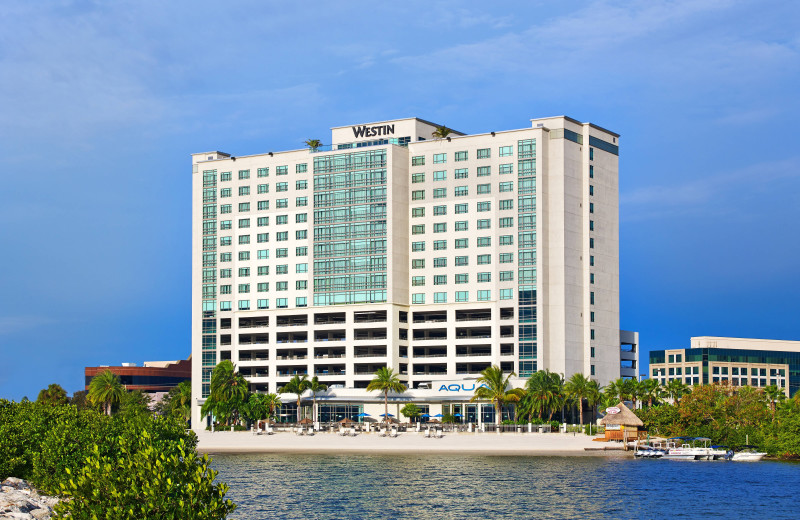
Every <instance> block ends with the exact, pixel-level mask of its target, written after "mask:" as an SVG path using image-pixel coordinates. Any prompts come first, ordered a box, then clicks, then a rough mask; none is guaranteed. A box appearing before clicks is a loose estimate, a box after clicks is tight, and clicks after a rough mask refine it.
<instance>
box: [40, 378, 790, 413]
mask: <svg viewBox="0 0 800 520" xmlns="http://www.w3.org/2000/svg"><path fill="white" fill-rule="evenodd" d="M51 386H52V385H51ZM764 395H765V396H766V397H767V400H769V406H770V408H772V416H773V417H775V404H776V403H780V402H783V400H784V399H786V394H785V393H783V389H782V388H780V387H779V386H778V385H769V386H766V387H764Z"/></svg>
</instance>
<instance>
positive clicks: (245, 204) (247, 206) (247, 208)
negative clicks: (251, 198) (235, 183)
mask: <svg viewBox="0 0 800 520" xmlns="http://www.w3.org/2000/svg"><path fill="white" fill-rule="evenodd" d="M239 211H240V212H242V211H250V203H249V202H240V203H239Z"/></svg>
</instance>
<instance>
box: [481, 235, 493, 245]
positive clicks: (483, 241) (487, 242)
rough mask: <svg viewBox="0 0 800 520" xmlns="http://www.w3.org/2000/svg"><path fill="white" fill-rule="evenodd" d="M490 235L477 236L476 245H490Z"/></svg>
mask: <svg viewBox="0 0 800 520" xmlns="http://www.w3.org/2000/svg"><path fill="white" fill-rule="evenodd" d="M491 246H492V237H478V247H491Z"/></svg>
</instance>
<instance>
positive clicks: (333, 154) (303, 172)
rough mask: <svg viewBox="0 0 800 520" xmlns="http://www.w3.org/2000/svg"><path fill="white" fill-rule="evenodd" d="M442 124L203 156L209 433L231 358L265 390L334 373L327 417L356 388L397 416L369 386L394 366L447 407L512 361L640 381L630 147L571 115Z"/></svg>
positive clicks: (199, 218) (416, 122)
mask: <svg viewBox="0 0 800 520" xmlns="http://www.w3.org/2000/svg"><path fill="white" fill-rule="evenodd" d="M436 129H437V125H435V124H433V123H430V122H428V121H424V120H421V119H417V118H409V119H400V120H393V121H381V122H375V123H368V124H358V125H351V126H343V127H335V128H333V129H332V134H331V140H330V143H332V144H329V145H324V146H322V145H321V146H318V147H314V148H303V149H300V150H292V151H284V152H275V151H273V152H268V153H260V154H257V155H248V156H233V155H230V154H227V153H223V152H219V151H214V152H205V153H198V154H194V155H193V156H192V167H193V170H192V173H193V175H192V177H193V221H192V222H193V230H192V233H193V246H192V247H193V255H192V287H193V294H192V345H193V347H192V352H193V360H194V361H193V368H192V376H193V377H192V380H193V392H194V395H196V396H200V397H199V399H198V400H197V401H196V406H195V414H194V416H193V421H195V422H194V423H193V424H195V427H197V426H198V425H199V422H198V421H199V420H200V419H201V418H200V417H199V405H200V404H201V403H202V402H203V399H204V398H205V397H206V396H207V395H208V392H209V381H210V376H211V372H212V370H213V368H214V366H215V365H216V364H217V363H218V362H219V361H220V360H223V359H230V360H231V361H233V363H234V364H235V365H236V366H237V369H238V370H239V371H241V373H242V374H243V375H245V377H247V378H248V380H249V381H250V384H251V389H252V390H254V391H263V392H275V391H277V390H278V388H280V387H281V386H282V385H283V384H285V383H286V382H287V381H288V380H289V379H290V378H291V377H292V376H294V375H296V374H309V376H314V375H316V376H319V378H320V379H321V380H322V381H323V382H324V383H325V384H327V385H329V387H330V391H329V392H328V394H327V395H325V396H322V400H323V406H324V402H325V399H328V400H330V402H331V403H333V402H335V401H336V399H337V392H338V394H341V396H340V397H341V399H340V400H342V401H344V400H346V401H347V402H348V403H351V404H352V403H354V402H359V400H360V401H361V403H362V404H358V406H363V403H368V402H370V399H372V398H374V400H375V401H376V402H378V400H379V396H377V395H370V394H367V393H366V391H365V390H363V389H364V388H365V387H366V386H367V384H368V382H369V381H370V380H371V379H372V376H373V374H374V372H375V371H376V370H377V369H378V368H380V367H382V366H389V367H391V368H393V369H394V370H395V371H397V372H398V373H399V374H400V378H401V379H402V380H403V381H404V382H405V383H406V384H407V385H408V387H409V388H410V389H412V390H411V391H410V392H409V393H408V394H407V395H406V396H405V397H404V399H414V398H415V394H414V392H423V393H425V396H424V399H426V400H427V401H428V402H432V403H433V402H435V401H436V396H435V395H433V394H432V395H430V396H428V395H427V394H428V393H431V392H433V391H436V390H440V389H441V388H444V390H443V391H442V392H441V395H442V400H441V402H442V403H444V402H445V401H447V399H449V397H447V396H450V395H452V392H453V390H452V389H454V388H456V387H459V388H461V390H460V392H466V390H463V388H465V387H466V388H470V380H472V381H474V378H475V377H477V375H478V374H479V372H480V371H481V370H483V369H484V368H486V367H487V366H489V365H493V364H494V365H499V366H500V367H501V368H502V369H503V370H505V371H508V372H511V371H514V372H516V373H517V374H518V375H519V376H520V377H521V378H527V377H528V376H530V375H531V374H533V373H534V372H535V371H537V370H541V369H545V368H546V369H549V370H551V371H554V372H559V373H562V374H564V375H565V376H566V377H569V376H570V375H571V374H573V373H575V372H580V373H583V374H585V375H587V376H589V377H592V378H594V379H596V380H598V381H599V382H600V383H601V384H605V383H607V382H608V381H610V380H612V379H615V378H617V377H620V375H621V374H622V375H626V376H631V377H635V375H636V373H637V370H638V367H637V364H638V345H637V344H638V337H637V335H636V334H635V333H625V332H621V331H620V330H619V216H618V214H619V211H618V155H619V153H618V151H619V136H618V135H617V134H616V133H614V132H611V131H609V130H606V129H603V128H601V127H599V126H596V125H594V124H590V123H581V122H578V121H576V120H574V119H571V118H568V117H552V118H544V119H534V120H532V121H531V126H530V127H529V128H523V129H519V130H507V131H493V132H486V133H481V134H473V135H465V134H462V133H460V132H457V131H452V132H451V133H450V134H449V135H448V136H447V137H445V138H434V132H435V131H436ZM621 335H622V336H623V337H622V338H621ZM623 344H624V346H623V347H622V348H621V345H623ZM459 385H460V386H459ZM448 388H450V390H448ZM448 392H449V393H448ZM345 394H347V396H346V397H342V396H344V395H345ZM469 395H471V392H470V394H469ZM469 395H467V394H462V395H461V399H462V400H463V398H464V396H466V400H468V398H469ZM416 397H419V398H420V399H422V398H423V396H422V394H420V396H416ZM415 402H419V401H415ZM489 408H491V407H489ZM359 409H363V408H359ZM450 410H451V411H453V410H454V408H451V409H450ZM465 411H466V410H465ZM347 413H348V414H349V413H351V409H349V408H348V410H347ZM487 413H492V414H493V413H494V412H493V411H490V412H487Z"/></svg>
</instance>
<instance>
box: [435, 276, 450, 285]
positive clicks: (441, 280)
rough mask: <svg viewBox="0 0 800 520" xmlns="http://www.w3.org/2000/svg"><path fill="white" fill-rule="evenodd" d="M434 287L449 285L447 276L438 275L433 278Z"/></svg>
mask: <svg viewBox="0 0 800 520" xmlns="http://www.w3.org/2000/svg"><path fill="white" fill-rule="evenodd" d="M433 285H447V275H446V274H437V275H436V276H434V277H433Z"/></svg>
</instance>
